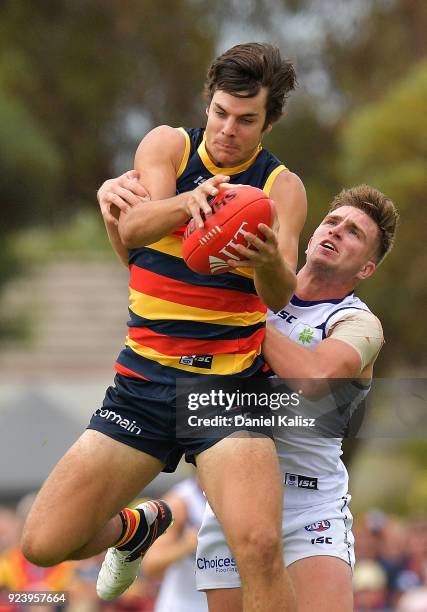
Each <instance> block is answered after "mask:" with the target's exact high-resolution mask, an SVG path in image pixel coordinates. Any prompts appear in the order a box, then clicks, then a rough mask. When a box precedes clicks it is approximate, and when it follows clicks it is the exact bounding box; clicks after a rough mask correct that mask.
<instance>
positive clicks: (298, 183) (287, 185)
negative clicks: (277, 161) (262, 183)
mask: <svg viewBox="0 0 427 612" xmlns="http://www.w3.org/2000/svg"><path fill="white" fill-rule="evenodd" d="M273 190H275V191H277V190H281V191H283V190H286V191H289V190H293V191H295V192H301V193H303V194H304V196H305V187H304V183H303V182H302V180H301V179H300V177H299V176H298V174H295V172H292V171H291V170H289V169H288V168H283V170H282V171H281V172H279V174H278V175H277V176H276V179H275V181H274V183H273V186H272V191H273Z"/></svg>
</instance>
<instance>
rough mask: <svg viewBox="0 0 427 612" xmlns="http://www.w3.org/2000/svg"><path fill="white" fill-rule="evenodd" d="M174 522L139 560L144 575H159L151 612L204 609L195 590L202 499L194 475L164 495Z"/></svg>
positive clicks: (202, 597)
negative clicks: (159, 578) (196, 555)
mask: <svg viewBox="0 0 427 612" xmlns="http://www.w3.org/2000/svg"><path fill="white" fill-rule="evenodd" d="M164 497H165V500H166V501H167V502H168V504H169V505H170V507H171V508H172V511H173V514H174V518H175V522H174V524H173V526H172V527H170V528H169V529H168V532H167V533H166V534H165V535H164V536H162V537H161V538H159V540H157V542H156V543H155V544H154V545H153V546H152V547H151V548H150V550H149V551H148V553H147V554H146V556H145V558H144V560H143V562H142V570H143V572H144V574H145V575H146V576H162V577H163V580H162V583H161V586H160V592H159V595H158V598H157V600H156V605H155V608H154V609H155V612H207V610H208V606H207V600H206V596H205V594H204V593H201V592H199V591H197V590H196V580H195V562H196V559H195V552H196V547H197V532H198V530H199V528H200V525H201V523H202V518H203V512H204V510H205V505H206V499H205V497H204V495H203V493H202V490H201V489H200V487H199V484H198V482H197V479H196V478H187V479H186V480H184V481H183V482H180V483H179V484H178V485H176V486H175V487H173V488H172V489H171V490H170V491H169V493H167V494H166V495H165V496H164Z"/></svg>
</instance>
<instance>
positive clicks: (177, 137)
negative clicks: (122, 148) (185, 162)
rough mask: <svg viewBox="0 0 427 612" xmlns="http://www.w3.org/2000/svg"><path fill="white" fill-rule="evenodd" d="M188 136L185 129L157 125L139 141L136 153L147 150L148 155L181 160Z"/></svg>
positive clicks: (174, 160)
mask: <svg viewBox="0 0 427 612" xmlns="http://www.w3.org/2000/svg"><path fill="white" fill-rule="evenodd" d="M187 139H188V136H187V135H186V132H185V130H182V129H181V128H175V127H171V126H170V125H159V126H157V127H155V128H153V129H152V130H150V131H149V132H148V133H147V134H146V135H145V136H144V138H143V139H142V140H141V142H140V143H139V146H138V149H137V155H138V154H141V153H142V152H147V151H148V152H149V153H150V155H153V156H154V157H156V156H157V155H159V156H161V157H162V158H165V157H169V158H170V159H171V160H172V161H173V162H174V163H176V161H177V160H179V161H180V160H181V158H182V155H183V152H184V151H185V147H186V144H187Z"/></svg>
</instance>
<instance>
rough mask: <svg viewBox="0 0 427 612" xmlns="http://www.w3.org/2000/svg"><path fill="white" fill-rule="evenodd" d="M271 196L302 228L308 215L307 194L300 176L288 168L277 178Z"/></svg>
mask: <svg viewBox="0 0 427 612" xmlns="http://www.w3.org/2000/svg"><path fill="white" fill-rule="evenodd" d="M269 195H270V197H271V199H272V200H274V202H275V203H276V206H278V210H280V208H282V210H283V212H284V213H285V212H286V215H289V214H292V215H293V216H294V218H295V221H296V222H298V224H299V227H300V229H301V227H302V225H303V224H304V222H305V219H306V216H307V194H306V192H305V187H304V184H303V182H302V180H301V179H300V177H299V176H298V175H297V174H295V172H291V171H290V170H288V169H287V168H285V169H283V170H282V171H281V172H280V173H279V174H278V175H277V176H276V178H275V180H274V183H273V185H272V186H271V189H270V194H269Z"/></svg>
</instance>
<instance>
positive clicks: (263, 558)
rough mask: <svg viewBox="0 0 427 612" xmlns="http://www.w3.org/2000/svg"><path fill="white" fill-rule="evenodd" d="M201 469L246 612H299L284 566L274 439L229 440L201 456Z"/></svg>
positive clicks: (280, 495) (232, 437)
mask: <svg viewBox="0 0 427 612" xmlns="http://www.w3.org/2000/svg"><path fill="white" fill-rule="evenodd" d="M197 468H198V472H199V477H200V481H201V485H202V488H203V489H204V491H205V492H206V495H207V498H208V500H209V502H210V504H211V506H212V509H213V510H214V512H215V514H216V516H217V517H218V520H219V521H220V523H221V525H222V527H223V529H224V533H225V536H226V538H227V542H228V544H229V546H230V549H231V550H232V552H233V556H234V558H235V559H236V563H237V566H238V568H239V573H240V577H241V580H242V588H243V610H244V612H273V611H274V612H277V610H281V611H283V612H288V611H294V610H295V599H294V594H293V588H292V584H291V582H290V579H289V577H288V575H287V572H286V571H285V568H284V564H283V551H282V535H281V530H282V496H283V488H282V483H281V478H280V471H279V465H278V461H277V455H276V450H275V446H274V443H273V442H272V440H270V439H269V438H266V437H250V436H249V435H246V436H245V437H244V436H243V435H242V433H239V434H237V435H233V436H229V437H228V438H225V439H224V440H221V441H220V442H218V443H217V444H215V445H214V446H212V447H211V448H209V449H207V450H206V451H203V452H202V453H200V455H198V456H197Z"/></svg>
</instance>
